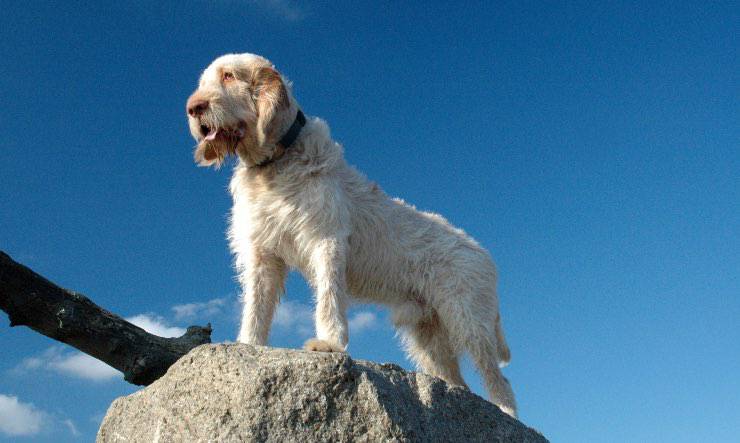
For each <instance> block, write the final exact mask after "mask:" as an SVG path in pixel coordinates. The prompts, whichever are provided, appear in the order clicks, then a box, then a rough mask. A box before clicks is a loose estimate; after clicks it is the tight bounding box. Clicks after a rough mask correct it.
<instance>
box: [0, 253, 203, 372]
mask: <svg viewBox="0 0 740 443" xmlns="http://www.w3.org/2000/svg"><path fill="white" fill-rule="evenodd" d="M0 309H2V310H3V311H5V312H6V313H7V314H8V317H9V319H10V326H21V325H22V326H28V327H29V328H31V329H33V330H34V331H36V332H38V333H40V334H43V335H45V336H47V337H51V338H53V339H54V340H58V341H60V342H62V343H66V344H68V345H71V346H74V347H75V348H77V349H79V350H80V351H82V352H84V353H86V354H89V355H91V356H93V357H95V358H97V359H98V360H101V361H103V362H105V363H107V364H109V365H110V366H112V367H114V368H116V369H118V370H119V371H121V372H123V374H124V378H125V379H126V381H128V382H129V383H133V384H135V385H148V384H150V383H152V382H153V381H154V380H156V379H158V378H159V377H161V376H162V375H164V374H165V372H167V368H169V367H170V366H171V365H172V364H173V363H174V362H175V361H177V359H179V358H180V357H182V356H183V355H185V354H187V353H188V351H190V350H191V349H192V348H194V347H196V346H198V345H202V344H204V343H210V342H211V325H210V324H208V325H207V326H206V327H201V326H191V327H189V328H188V330H187V332H186V333H185V334H184V335H183V336H182V337H177V338H163V337H158V336H156V335H152V334H150V333H148V332H146V331H145V330H143V329H141V328H140V327H138V326H135V325H133V324H131V323H129V322H127V321H126V320H124V319H122V318H121V317H119V316H117V315H115V314H113V313H111V312H108V311H106V310H105V309H103V308H101V307H100V306H98V305H96V304H95V303H93V302H92V301H90V299H88V298H87V297H85V296H84V295H82V294H78V293H76V292H73V291H69V290H67V289H64V288H61V287H59V286H57V285H55V284H54V283H52V282H50V281H49V280H47V279H45V278H44V277H42V276H40V275H39V274H36V273H35V272H33V271H32V270H31V269H29V268H27V267H25V266H23V265H21V264H20V263H17V262H15V261H14V260H13V259H12V258H10V256H8V255H7V254H5V253H4V252H2V251H0Z"/></svg>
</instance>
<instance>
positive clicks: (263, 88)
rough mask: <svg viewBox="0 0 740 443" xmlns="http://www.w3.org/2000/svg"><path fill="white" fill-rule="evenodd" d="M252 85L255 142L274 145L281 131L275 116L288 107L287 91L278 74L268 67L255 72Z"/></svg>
mask: <svg viewBox="0 0 740 443" xmlns="http://www.w3.org/2000/svg"><path fill="white" fill-rule="evenodd" d="M252 84H253V88H254V96H255V100H256V102H257V116H258V117H257V141H258V142H259V143H260V144H264V143H268V142H272V143H275V142H276V141H277V139H279V138H280V135H281V134H278V133H277V132H278V131H279V130H280V129H281V127H280V126H281V125H280V122H279V119H278V118H276V117H277V114H278V113H279V112H280V111H284V110H287V109H288V108H289V107H290V99H289V97H288V90H287V88H286V87H285V84H284V83H283V79H282V78H281V77H280V74H279V73H278V72H277V71H276V70H275V69H274V68H272V67H270V66H266V67H261V68H258V69H257V70H255V71H254V74H253V77H252Z"/></svg>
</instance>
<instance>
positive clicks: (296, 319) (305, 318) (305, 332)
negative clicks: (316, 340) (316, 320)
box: [273, 301, 313, 337]
mask: <svg viewBox="0 0 740 443" xmlns="http://www.w3.org/2000/svg"><path fill="white" fill-rule="evenodd" d="M273 325H275V326H276V327H278V328H283V329H288V330H295V331H297V332H298V334H300V335H301V336H303V337H310V336H311V335H313V309H312V308H311V307H310V306H306V305H304V304H302V303H297V302H292V301H284V302H282V303H280V305H279V306H278V308H277V312H275V317H274V319H273Z"/></svg>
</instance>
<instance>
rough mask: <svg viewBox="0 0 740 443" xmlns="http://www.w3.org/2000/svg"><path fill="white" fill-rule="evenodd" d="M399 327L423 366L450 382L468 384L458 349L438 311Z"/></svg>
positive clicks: (426, 370)
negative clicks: (453, 343) (442, 322)
mask: <svg viewBox="0 0 740 443" xmlns="http://www.w3.org/2000/svg"><path fill="white" fill-rule="evenodd" d="M400 327H401V337H402V340H403V344H404V348H405V349H406V352H407V353H408V355H409V357H411V359H412V360H413V361H414V363H416V365H417V366H418V367H419V369H420V370H422V371H423V372H425V373H427V374H430V375H433V376H435V377H439V378H441V379H442V380H444V381H446V382H447V383H449V384H451V385H457V386H464V387H466V388H467V385H466V384H465V380H463V378H462V375H461V374H460V366H459V362H458V353H457V352H456V351H455V350H454V349H453V347H452V345H451V343H450V340H449V336H448V333H447V331H446V330H445V328H444V326H443V325H442V324H441V323H440V321H439V318H438V317H437V314H436V313H434V314H433V315H432V316H431V317H430V318H425V319H423V320H420V321H418V322H416V323H414V324H412V325H408V326H405V325H401V326H400Z"/></svg>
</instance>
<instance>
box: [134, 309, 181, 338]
mask: <svg viewBox="0 0 740 443" xmlns="http://www.w3.org/2000/svg"><path fill="white" fill-rule="evenodd" d="M126 320H127V321H129V322H131V323H133V324H135V325H136V326H138V327H140V328H142V329H144V330H145V331H147V332H149V333H150V334H154V335H158V336H160V337H166V338H169V337H179V336H181V335H183V334H184V333H185V328H179V327H177V326H170V325H168V324H167V321H166V320H165V319H164V318H162V317H159V316H155V315H152V314H139V315H135V316H133V317H129V318H127V319H126Z"/></svg>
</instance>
